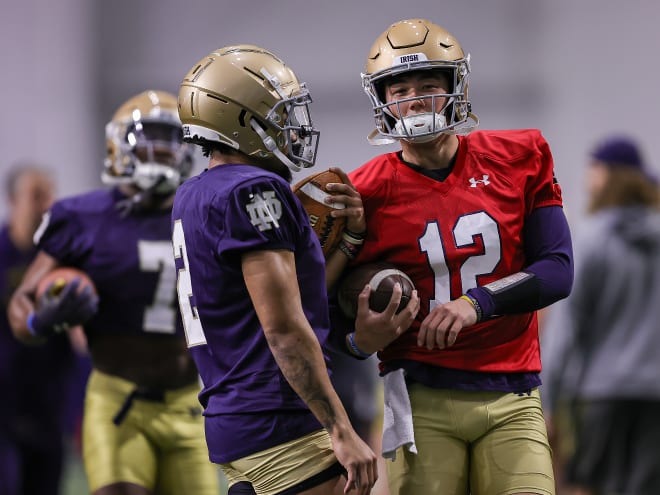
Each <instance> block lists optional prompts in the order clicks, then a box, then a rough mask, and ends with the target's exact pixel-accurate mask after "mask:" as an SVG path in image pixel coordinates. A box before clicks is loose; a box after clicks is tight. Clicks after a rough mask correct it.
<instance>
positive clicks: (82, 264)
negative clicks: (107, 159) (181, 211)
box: [37, 189, 183, 339]
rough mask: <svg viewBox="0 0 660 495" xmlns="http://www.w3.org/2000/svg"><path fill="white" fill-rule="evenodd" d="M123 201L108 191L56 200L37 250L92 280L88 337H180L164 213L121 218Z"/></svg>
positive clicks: (40, 233) (167, 213) (167, 216)
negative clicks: (93, 309) (95, 302)
mask: <svg viewBox="0 0 660 495" xmlns="http://www.w3.org/2000/svg"><path fill="white" fill-rule="evenodd" d="M123 199H125V196H123V195H122V193H121V192H119V191H118V190H117V189H111V190H98V191H93V192H91V193H87V194H82V195H79V196H74V197H70V198H66V199H63V200H61V201H58V202H56V203H55V204H54V205H53V207H52V208H51V209H50V210H49V211H48V212H47V213H46V215H45V217H44V221H43V222H42V225H41V226H40V227H39V230H38V232H37V237H38V247H39V248H40V249H42V250H43V251H45V252H46V253H48V254H50V255H51V256H53V257H54V258H56V259H57V260H58V261H59V262H60V263H61V264H62V265H67V266H74V267H77V268H80V269H81V270H83V271H84V272H86V273H87V274H88V275H89V276H90V277H91V279H92V280H93V281H94V285H95V286H96V289H97V291H98V295H99V309H98V313H97V314H96V315H95V316H94V317H93V318H92V319H91V320H90V321H89V322H88V323H86V324H85V331H86V333H87V335H88V336H89V337H90V339H93V337H94V335H96V334H98V333H105V334H108V333H112V334H137V333H142V334H147V335H154V336H162V335H175V334H180V335H183V325H182V323H181V318H180V315H179V311H178V306H177V304H176V285H175V284H176V273H175V271H174V260H173V258H172V241H171V234H170V211H169V210H167V209H165V210H157V211H146V210H145V211H138V212H133V213H131V214H129V215H127V216H126V217H122V216H121V214H120V211H119V210H118V209H117V202H118V201H120V200H123Z"/></svg>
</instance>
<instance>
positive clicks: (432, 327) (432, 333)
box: [417, 299, 477, 350]
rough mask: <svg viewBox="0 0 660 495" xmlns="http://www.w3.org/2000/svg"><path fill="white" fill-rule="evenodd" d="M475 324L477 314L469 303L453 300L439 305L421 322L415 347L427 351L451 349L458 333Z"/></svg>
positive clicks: (463, 300)
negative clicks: (423, 348)
mask: <svg viewBox="0 0 660 495" xmlns="http://www.w3.org/2000/svg"><path fill="white" fill-rule="evenodd" d="M476 322H477V313H476V311H475V310H474V306H472V304H470V302H469V301H466V300H465V299H454V300H453V301H449V302H448V303H445V304H440V305H438V306H436V307H435V308H433V310H432V311H431V312H430V313H429V314H428V315H427V316H426V318H424V321H422V324H421V325H420V327H419V334H418V335H417V345H418V346H420V347H426V348H427V349H429V350H431V349H433V348H438V349H444V348H446V347H451V346H453V345H454V344H455V343H456V339H457V338H458V334H459V333H460V331H461V330H463V329H464V328H465V327H469V326H472V325H474V324H475V323H476Z"/></svg>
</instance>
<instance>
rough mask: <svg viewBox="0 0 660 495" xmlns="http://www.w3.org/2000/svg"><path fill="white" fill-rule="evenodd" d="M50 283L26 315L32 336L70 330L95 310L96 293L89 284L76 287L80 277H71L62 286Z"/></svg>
mask: <svg viewBox="0 0 660 495" xmlns="http://www.w3.org/2000/svg"><path fill="white" fill-rule="evenodd" d="M55 285H56V282H53V283H52V284H51V285H50V286H49V287H48V289H47V290H46V291H45V292H44V293H43V294H42V295H41V297H40V298H39V300H38V301H37V305H36V308H35V311H34V312H33V313H31V314H30V316H29V317H28V327H29V329H30V331H31V332H32V333H33V334H34V335H38V336H47V335H50V334H53V333H59V332H64V331H67V330H69V328H71V327H74V326H76V325H82V324H83V323H85V322H86V321H87V320H89V319H90V318H91V317H92V316H94V314H95V313H96V311H97V309H98V302H99V299H98V296H97V295H96V294H94V292H93V290H92V288H91V287H90V286H86V287H85V288H83V289H82V290H80V291H79V290H78V289H79V286H80V279H73V280H71V281H70V282H69V283H67V284H66V285H64V286H63V287H61V288H58V287H56V286H55Z"/></svg>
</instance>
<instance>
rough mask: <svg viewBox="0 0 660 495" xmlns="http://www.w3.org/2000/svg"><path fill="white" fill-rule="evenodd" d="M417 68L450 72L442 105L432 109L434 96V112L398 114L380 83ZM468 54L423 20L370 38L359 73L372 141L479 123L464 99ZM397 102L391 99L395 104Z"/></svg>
mask: <svg viewBox="0 0 660 495" xmlns="http://www.w3.org/2000/svg"><path fill="white" fill-rule="evenodd" d="M420 70H439V71H443V72H444V73H445V74H447V76H448V77H449V82H450V88H449V90H448V92H447V93H442V94H440V95H439V96H441V97H443V98H444V100H439V101H445V104H444V105H443V107H442V108H437V109H436V98H435V97H434V96H433V95H431V96H415V97H412V98H406V99H402V100H399V101H398V103H402V102H404V101H405V102H408V101H411V100H414V99H424V98H425V99H430V100H431V102H432V108H433V112H431V113H429V114H422V115H416V116H414V117H412V118H409V119H406V118H404V119H398V118H397V117H395V116H394V115H393V113H392V112H391V111H390V110H389V109H388V106H392V103H389V104H386V103H385V102H384V101H383V100H384V96H383V94H384V91H383V84H384V83H385V82H386V81H387V80H388V78H392V77H394V76H398V75H401V74H403V73H406V72H412V71H420ZM469 73H470V56H469V55H465V54H464V53H463V49H462V48H461V45H460V44H459V43H458V41H457V40H456V38H454V37H453V36H452V35H451V34H450V33H449V32H448V31H446V30H445V29H444V28H442V27H440V26H438V25H437V24H434V23H432V22H431V21H428V20H426V19H407V20H403V21H399V22H396V23H394V24H392V25H391V26H390V27H389V28H388V29H387V30H386V31H385V32H384V33H382V34H381V35H380V36H379V37H378V38H377V39H376V41H375V42H374V43H373V45H372V47H371V50H370V51H369V56H368V59H367V64H366V69H365V72H364V73H363V74H362V87H363V89H364V91H365V92H366V93H367V95H368V96H369V98H370V99H371V104H372V107H373V109H374V117H375V121H376V130H374V131H373V132H372V133H371V134H370V135H369V141H370V142H371V143H372V144H387V143H392V142H394V141H395V140H398V139H405V140H407V141H416V142H424V141H429V140H432V139H434V138H435V137H436V136H438V135H439V134H441V133H467V132H470V131H471V130H473V129H474V128H475V127H476V126H477V125H478V123H479V120H478V118H477V117H476V115H474V114H472V113H471V105H470V102H469V100H468V75H469ZM395 104H396V103H395Z"/></svg>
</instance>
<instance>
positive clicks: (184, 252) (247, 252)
mask: <svg viewBox="0 0 660 495" xmlns="http://www.w3.org/2000/svg"><path fill="white" fill-rule="evenodd" d="M310 102H311V98H310V94H309V92H308V90H307V88H306V87H305V85H304V83H300V82H299V81H298V79H297V77H296V75H295V74H294V72H293V71H292V70H291V69H290V68H289V67H288V66H286V65H285V64H284V63H283V62H282V61H281V60H280V59H279V58H278V57H277V56H275V55H273V54H272V53H271V52H269V51H268V50H265V49H263V48H260V47H257V46H253V45H238V46H230V47H225V48H221V49H218V50H216V51H214V52H212V53H210V54H209V55H208V56H206V57H204V58H203V59H202V60H201V61H199V63H196V64H195V65H194V66H193V69H191V71H190V72H189V73H188V74H187V75H186V76H185V78H184V79H183V82H182V84H181V87H180V90H179V115H180V117H181V121H182V123H183V128H184V139H185V140H187V141H190V142H193V143H196V144H198V145H200V146H201V147H202V150H203V151H204V154H205V155H206V156H208V157H209V163H208V168H207V169H206V170H205V171H204V172H202V173H201V174H200V175H198V176H196V177H193V178H191V179H189V180H188V181H186V183H185V184H183V185H182V186H181V187H180V188H179V189H178V190H177V193H176V197H175V200H174V207H173V210H172V229H173V244H174V254H175V258H176V267H177V274H178V281H177V288H178V293H179V304H180V308H181V313H182V316H183V320H184V326H185V330H186V336H187V339H188V346H189V348H190V351H191V353H192V355H193V357H194V359H195V362H196V363H197V367H198V369H199V372H200V375H201V377H202V381H203V390H202V393H201V394H200V400H201V403H202V405H203V406H204V414H205V417H206V423H205V425H206V438H207V444H208V449H209V454H210V457H211V460H212V461H214V462H216V463H218V464H220V465H221V467H222V469H223V471H224V473H225V474H226V475H227V478H228V479H229V480H230V483H236V484H238V483H239V482H242V483H246V482H251V483H252V485H253V487H254V490H255V492H256V493H257V494H259V495H275V494H284V493H286V494H289V495H293V494H310V495H311V494H331V493H332V494H339V493H356V494H367V493H369V492H370V490H371V487H372V486H373V485H374V483H375V481H376V478H377V467H376V456H375V454H374V453H373V452H372V451H371V449H369V447H368V446H367V445H366V444H365V443H364V441H363V440H361V439H360V437H359V436H358V434H357V433H356V432H355V430H354V429H353V427H352V426H351V424H350V421H349V419H348V416H347V414H346V411H345V409H344V407H343V406H342V404H341V401H340V399H339V397H338V396H337V394H336V392H335V390H334V388H333V387H332V385H331V382H330V379H329V373H328V369H327V357H326V354H325V352H324V351H325V348H326V345H327V341H328V334H329V313H328V305H327V294H326V276H325V259H324V256H323V253H322V251H321V247H320V244H319V241H318V239H317V237H316V234H315V233H314V231H313V230H312V227H311V226H310V223H309V219H308V216H307V214H306V212H305V210H304V209H303V207H302V205H301V203H300V201H299V200H298V199H297V198H296V197H295V196H294V195H293V193H292V191H291V186H290V180H291V172H292V171H299V170H301V169H304V168H306V167H311V166H312V165H313V164H314V161H315V158H316V149H317V140H318V135H319V132H318V131H317V130H316V129H315V128H314V126H313V125H312V122H311V119H310V115H309V107H308V105H309V103H310ZM344 177H345V176H344ZM349 189H350V188H349V187H346V188H345V190H344V191H343V192H344V193H346V194H344V196H343V198H344V200H345V202H346V206H347V207H346V208H345V209H344V210H341V211H342V213H340V215H345V216H347V217H348V218H349V221H348V226H349V228H350V226H351V225H352V224H353V223H356V221H358V222H359V221H362V222H363V219H361V218H359V217H360V214H361V202H360V200H359V197H356V196H352V195H351V194H350V191H349ZM336 256H343V255H342V254H341V252H337V253H336ZM344 262H345V260H344Z"/></svg>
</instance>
